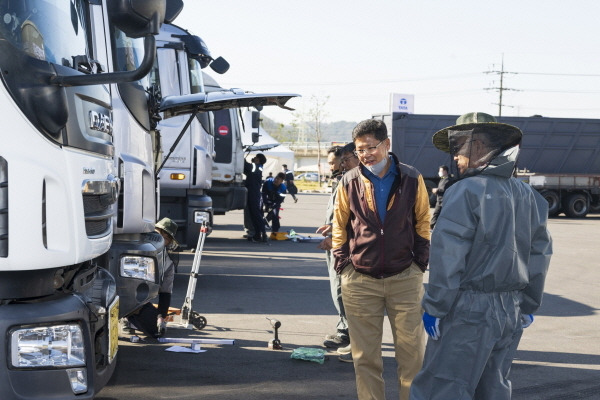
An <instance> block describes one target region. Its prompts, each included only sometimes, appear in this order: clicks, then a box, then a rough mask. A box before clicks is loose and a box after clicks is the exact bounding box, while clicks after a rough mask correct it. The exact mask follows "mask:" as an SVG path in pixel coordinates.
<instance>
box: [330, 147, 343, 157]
mask: <svg viewBox="0 0 600 400" xmlns="http://www.w3.org/2000/svg"><path fill="white" fill-rule="evenodd" d="M329 153H333V155H334V156H336V157H341V156H342V146H331V147H330V148H329V149H328V150H327V154H329Z"/></svg>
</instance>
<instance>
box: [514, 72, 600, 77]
mask: <svg viewBox="0 0 600 400" xmlns="http://www.w3.org/2000/svg"><path fill="white" fill-rule="evenodd" d="M512 73H513V74H519V75H543V76H578V77H588V78H589V77H595V78H599V77H600V74H563V73H554V72H512Z"/></svg>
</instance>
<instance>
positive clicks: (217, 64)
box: [210, 57, 229, 74]
mask: <svg viewBox="0 0 600 400" xmlns="http://www.w3.org/2000/svg"><path fill="white" fill-rule="evenodd" d="M210 68H211V69H212V70H213V71H215V72H216V73H217V74H224V73H225V72H227V71H229V63H228V62H227V60H225V59H224V58H223V57H217V59H216V60H213V62H212V63H210Z"/></svg>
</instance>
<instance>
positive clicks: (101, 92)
mask: <svg viewBox="0 0 600 400" xmlns="http://www.w3.org/2000/svg"><path fill="white" fill-rule="evenodd" d="M175 3H177V1H174V2H171V4H175ZM179 3H181V2H180V1H179ZM166 13H167V3H166V0H146V1H142V0H137V1H136V0H95V1H84V0H55V1H47V0H27V1H7V0H4V1H0V15H1V16H2V22H0V39H1V40H0V76H1V79H2V84H1V85H0V110H1V111H0V112H1V113H2V115H3V116H4V121H5V126H4V128H3V130H2V133H1V134H2V146H1V147H0V335H2V337H3V338H4V345H3V346H1V347H0V358H1V359H3V362H2V363H1V366H0V398H1V399H49V398H53V399H59V398H60V399H71V398H72V399H74V398H77V399H92V398H94V396H95V395H96V394H97V392H98V391H99V390H100V389H101V388H102V387H103V386H104V385H105V384H106V382H107V381H108V380H109V378H110V377H111V375H112V372H113V370H114V368H115V365H116V357H117V350H118V317H119V302H120V299H119V296H118V295H117V285H116V282H115V278H114V277H113V276H112V275H111V273H110V272H109V271H108V269H107V268H104V267H106V265H104V264H102V263H103V261H102V258H101V256H102V255H104V254H105V253H106V252H107V251H108V250H109V248H110V246H111V242H112V239H113V231H114V229H115V226H114V223H113V217H114V215H113V214H114V210H115V208H114V204H115V202H116V201H117V199H118V197H119V190H120V177H123V176H121V171H120V170H119V168H116V167H115V164H114V162H115V161H114V156H115V143H114V140H115V137H114V136H113V134H114V130H113V128H114V127H113V109H112V104H113V101H114V100H115V99H116V98H115V97H114V96H111V92H112V90H113V89H114V88H111V87H110V85H111V84H126V83H127V82H132V81H137V80H139V79H141V78H143V77H144V76H145V75H147V73H148V72H149V71H150V70H151V67H152V65H153V63H154V43H155V42H154V36H153V35H155V34H156V33H157V32H158V30H159V28H160V25H161V23H162V22H163V19H164V17H165V14H166ZM117 31H120V32H122V33H124V34H125V35H126V36H129V37H131V38H142V37H143V38H144V56H143V58H142V60H141V61H140V62H139V63H137V64H135V63H129V64H127V68H123V72H107V70H106V65H107V64H109V65H110V62H108V60H109V58H110V54H108V53H109V47H107V46H106V42H108V41H109V40H110V39H109V35H108V32H117ZM127 56H131V57H135V56H137V55H136V54H128V55H127ZM122 154H124V153H122ZM117 165H118V164H117Z"/></svg>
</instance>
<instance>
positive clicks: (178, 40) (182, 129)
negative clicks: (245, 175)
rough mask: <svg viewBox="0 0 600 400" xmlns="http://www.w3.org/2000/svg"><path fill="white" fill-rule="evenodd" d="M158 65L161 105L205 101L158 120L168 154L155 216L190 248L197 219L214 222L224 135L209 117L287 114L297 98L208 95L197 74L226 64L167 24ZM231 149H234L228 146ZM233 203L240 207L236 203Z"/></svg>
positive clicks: (284, 95)
mask: <svg viewBox="0 0 600 400" xmlns="http://www.w3.org/2000/svg"><path fill="white" fill-rule="evenodd" d="M157 65H158V71H157V72H156V74H155V77H156V81H157V83H158V87H159V89H160V90H159V91H160V94H161V95H162V96H163V99H164V101H163V102H162V103H161V104H163V103H165V104H168V103H170V99H172V98H173V99H174V98H175V97H178V96H181V97H187V98H189V99H199V98H203V99H205V100H204V101H203V103H204V105H203V106H202V107H198V106H195V107H190V108H189V109H188V111H191V112H195V114H193V115H192V116H181V114H182V113H181V112H179V111H177V112H170V111H169V112H165V113H163V114H162V117H163V119H162V120H161V121H160V123H159V124H158V129H159V130H160V132H161V138H162V141H163V147H164V149H165V151H167V149H169V150H168V152H167V154H165V161H164V166H163V168H161V169H160V171H159V178H160V187H161V199H160V214H161V216H162V217H169V218H171V219H173V220H174V221H175V222H176V223H177V224H178V226H179V227H180V228H179V230H178V236H177V240H178V241H179V242H180V243H181V244H182V245H183V246H187V247H188V248H192V247H194V246H195V244H196V243H197V241H198V235H199V232H200V229H199V228H200V224H199V222H198V219H199V218H200V220H201V219H204V218H207V219H208V220H209V221H210V225H211V226H212V221H213V213H214V210H213V200H212V198H211V197H210V196H209V195H208V191H209V190H210V189H211V188H212V184H213V169H214V167H215V160H220V158H219V157H220V155H219V152H217V151H215V140H216V138H215V136H217V135H218V136H219V139H218V140H221V136H225V135H222V134H219V133H218V132H215V130H216V129H218V128H219V127H220V126H221V124H219V125H218V126H216V125H217V124H216V123H215V120H214V115H215V114H213V113H212V112H214V113H218V112H220V111H219V110H226V111H224V112H223V114H217V115H229V114H230V111H228V110H229V109H233V110H234V111H232V112H233V113H234V114H233V115H235V110H237V109H240V108H244V107H258V108H262V107H263V106H268V105H276V106H279V107H282V108H287V107H285V103H286V102H287V101H288V100H289V99H290V98H292V97H296V96H297V95H295V94H289V93H269V94H254V93H248V92H244V91H243V90H240V89H231V90H224V89H222V88H218V90H212V89H211V90H207V89H206V88H205V83H204V76H203V73H202V69H204V68H205V67H207V66H208V65H210V66H211V67H212V68H213V70H215V71H216V72H217V73H223V72H225V71H226V70H227V68H228V64H226V62H225V61H224V60H223V59H222V58H220V57H219V58H217V59H216V60H213V58H212V56H211V55H210V52H209V50H208V48H207V47H206V44H205V43H204V42H203V41H202V39H201V38H200V37H198V36H195V35H192V34H191V33H190V32H188V31H187V30H185V29H182V28H180V27H178V26H175V25H171V24H164V25H163V26H162V28H161V32H160V35H159V36H158V37H157ZM213 89H214V88H213ZM161 107H162V106H161ZM204 111H211V112H204ZM236 126H238V125H237V120H236ZM238 129H239V128H238ZM232 132H233V131H232ZM238 133H239V132H238ZM232 146H237V144H236V143H232ZM219 147H221V146H220V145H219ZM223 151H225V150H223ZM229 151H231V150H229ZM221 154H223V153H221ZM167 155H168V157H167ZM229 162H230V163H234V164H237V163H241V162H243V154H241V153H236V155H235V156H234V157H233V158H231V160H230V161H229ZM239 178H241V174H240V175H238V177H237V179H238V180H239ZM238 193H239V192H238ZM243 193H244V194H245V191H244V192H243ZM236 201H237V202H238V204H239V202H240V201H241V200H236ZM243 201H244V202H245V198H244V200H243ZM219 207H220V206H219ZM241 207H243V205H241Z"/></svg>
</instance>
